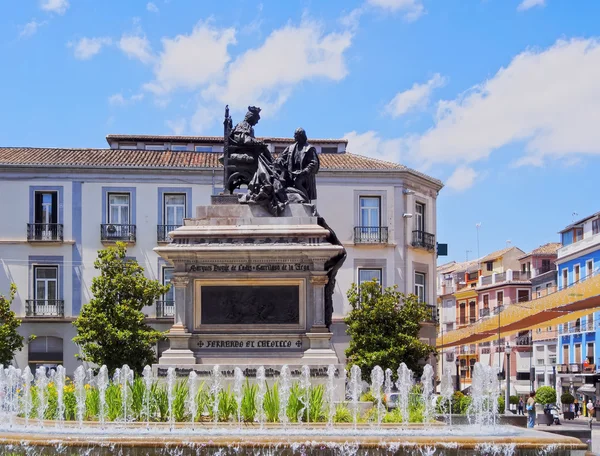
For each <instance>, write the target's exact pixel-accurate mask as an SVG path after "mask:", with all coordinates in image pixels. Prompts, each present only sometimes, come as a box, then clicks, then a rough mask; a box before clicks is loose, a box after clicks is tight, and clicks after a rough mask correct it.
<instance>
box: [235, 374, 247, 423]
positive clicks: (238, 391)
mask: <svg viewBox="0 0 600 456" xmlns="http://www.w3.org/2000/svg"><path fill="white" fill-rule="evenodd" d="M244 378H245V377H244V373H243V372H242V369H240V368H239V367H236V368H235V369H234V370H233V394H234V396H235V402H236V404H237V421H238V425H240V426H241V425H242V390H243V387H244Z"/></svg>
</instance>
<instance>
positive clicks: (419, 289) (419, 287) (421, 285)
mask: <svg viewBox="0 0 600 456" xmlns="http://www.w3.org/2000/svg"><path fill="white" fill-rule="evenodd" d="M415 295H416V296H417V298H418V299H419V302H425V274H423V273H422V272H415Z"/></svg>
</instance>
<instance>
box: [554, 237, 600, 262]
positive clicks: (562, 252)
mask: <svg viewBox="0 0 600 456" xmlns="http://www.w3.org/2000/svg"><path fill="white" fill-rule="evenodd" d="M598 246H600V233H598V234H592V235H591V236H589V235H588V236H585V237H584V238H583V239H580V240H578V241H577V242H573V243H572V244H567V245H565V246H563V247H561V248H560V249H558V250H557V252H556V253H557V254H558V258H559V259H560V258H564V257H566V256H569V255H573V254H575V253H578V252H581V251H582V250H586V249H589V248H597V247H598Z"/></svg>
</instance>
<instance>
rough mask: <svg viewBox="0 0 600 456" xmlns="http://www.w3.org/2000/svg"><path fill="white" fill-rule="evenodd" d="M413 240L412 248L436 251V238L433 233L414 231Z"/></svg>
mask: <svg viewBox="0 0 600 456" xmlns="http://www.w3.org/2000/svg"><path fill="white" fill-rule="evenodd" d="M412 233H413V238H412V246H413V247H418V248H423V249H427V250H434V249H435V236H434V235H433V234H431V233H428V232H426V231H421V230H414V231H413V232H412Z"/></svg>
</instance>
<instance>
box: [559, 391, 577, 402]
mask: <svg viewBox="0 0 600 456" xmlns="http://www.w3.org/2000/svg"><path fill="white" fill-rule="evenodd" d="M560 402H562V403H563V404H572V403H573V402H575V396H573V395H572V394H571V393H569V392H566V393H562V394H561V396H560Z"/></svg>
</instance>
